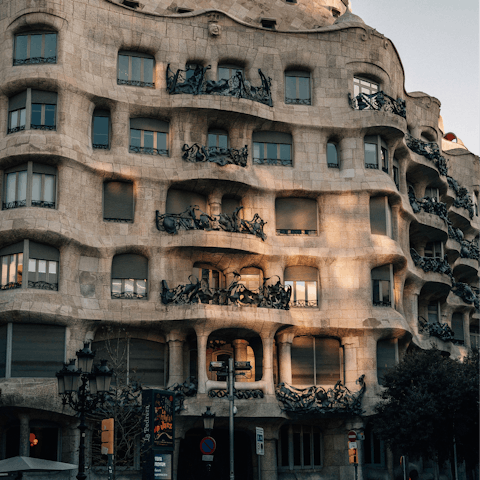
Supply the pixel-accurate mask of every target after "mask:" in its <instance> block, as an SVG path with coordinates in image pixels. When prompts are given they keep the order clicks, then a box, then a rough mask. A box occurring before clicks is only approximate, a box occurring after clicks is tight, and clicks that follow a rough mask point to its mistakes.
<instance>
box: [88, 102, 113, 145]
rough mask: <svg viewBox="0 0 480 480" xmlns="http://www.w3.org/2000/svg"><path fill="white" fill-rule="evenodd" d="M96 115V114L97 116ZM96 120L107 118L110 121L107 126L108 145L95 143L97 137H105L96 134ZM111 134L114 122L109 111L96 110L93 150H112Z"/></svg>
mask: <svg viewBox="0 0 480 480" xmlns="http://www.w3.org/2000/svg"><path fill="white" fill-rule="evenodd" d="M95 113H96V114H95ZM95 118H106V119H107V120H108V126H107V143H106V144H105V143H96V142H95V135H103V134H96V133H95ZM111 133H112V120H111V115H110V111H109V110H104V109H95V110H94V111H93V115H92V148H93V149H94V150H95V149H99V150H110V141H111V136H112V135H111Z"/></svg>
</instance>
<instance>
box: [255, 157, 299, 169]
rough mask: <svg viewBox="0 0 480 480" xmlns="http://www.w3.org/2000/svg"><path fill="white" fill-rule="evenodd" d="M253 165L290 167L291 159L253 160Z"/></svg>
mask: <svg viewBox="0 0 480 480" xmlns="http://www.w3.org/2000/svg"><path fill="white" fill-rule="evenodd" d="M253 164H254V165H278V166H280V167H291V166H292V165H293V162H292V159H291V158H255V157H254V158H253Z"/></svg>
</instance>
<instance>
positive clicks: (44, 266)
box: [38, 260, 47, 273]
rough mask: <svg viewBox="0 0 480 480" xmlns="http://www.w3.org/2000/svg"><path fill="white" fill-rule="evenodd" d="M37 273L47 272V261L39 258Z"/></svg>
mask: <svg viewBox="0 0 480 480" xmlns="http://www.w3.org/2000/svg"><path fill="white" fill-rule="evenodd" d="M38 273H47V261H46V260H39V261H38Z"/></svg>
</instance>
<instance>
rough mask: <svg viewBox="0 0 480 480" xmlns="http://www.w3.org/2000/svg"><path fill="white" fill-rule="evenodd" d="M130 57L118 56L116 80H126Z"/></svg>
mask: <svg viewBox="0 0 480 480" xmlns="http://www.w3.org/2000/svg"><path fill="white" fill-rule="evenodd" d="M129 58H130V57H127V56H126V55H119V56H118V79H119V80H128V60H129Z"/></svg>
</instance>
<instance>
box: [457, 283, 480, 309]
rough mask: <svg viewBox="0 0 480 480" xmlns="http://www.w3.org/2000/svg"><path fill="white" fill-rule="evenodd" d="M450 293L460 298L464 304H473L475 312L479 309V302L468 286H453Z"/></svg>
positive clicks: (464, 284)
mask: <svg viewBox="0 0 480 480" xmlns="http://www.w3.org/2000/svg"><path fill="white" fill-rule="evenodd" d="M452 293H454V294H455V295H457V296H458V297H460V298H461V299H462V300H463V301H464V302H465V303H473V305H474V306H475V308H476V309H477V310H479V309H480V301H479V298H478V296H477V295H476V294H475V291H474V290H473V288H472V287H470V285H468V284H466V283H462V282H457V283H454V284H453V287H452Z"/></svg>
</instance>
